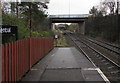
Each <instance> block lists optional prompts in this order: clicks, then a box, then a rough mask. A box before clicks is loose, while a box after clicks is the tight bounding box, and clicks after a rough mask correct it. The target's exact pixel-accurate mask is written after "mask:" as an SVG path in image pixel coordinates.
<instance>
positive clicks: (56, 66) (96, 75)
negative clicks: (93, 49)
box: [21, 47, 105, 83]
mask: <svg viewBox="0 0 120 83" xmlns="http://www.w3.org/2000/svg"><path fill="white" fill-rule="evenodd" d="M104 77H105V76H104V74H103V73H102V72H101V71H100V69H99V68H96V67H95V66H94V65H93V64H92V63H91V62H90V61H89V60H88V59H87V58H86V57H85V56H84V55H83V54H82V53H80V52H79V51H78V50H77V49H76V48H74V47H69V48H54V49H53V50H52V51H51V52H50V53H49V54H48V55H46V56H45V57H44V58H43V59H41V60H40V61H39V62H38V63H37V64H35V65H34V66H33V67H32V69H31V70H30V71H29V72H28V73H27V74H26V75H25V76H24V77H23V78H22V79H21V82H22V81H81V82H82V81H83V82H89V81H97V82H99V81H100V82H102V83H105V78H104Z"/></svg>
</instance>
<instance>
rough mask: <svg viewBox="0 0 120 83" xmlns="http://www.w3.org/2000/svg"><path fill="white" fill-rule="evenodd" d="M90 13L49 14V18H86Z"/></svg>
mask: <svg viewBox="0 0 120 83" xmlns="http://www.w3.org/2000/svg"><path fill="white" fill-rule="evenodd" d="M88 16H90V14H65V15H49V18H87V17H88Z"/></svg>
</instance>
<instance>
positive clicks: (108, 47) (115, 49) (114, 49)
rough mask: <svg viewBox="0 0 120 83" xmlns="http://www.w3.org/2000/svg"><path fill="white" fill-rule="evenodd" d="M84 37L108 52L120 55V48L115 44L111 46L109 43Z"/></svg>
mask: <svg viewBox="0 0 120 83" xmlns="http://www.w3.org/2000/svg"><path fill="white" fill-rule="evenodd" d="M82 37H84V38H85V39H86V40H88V41H90V42H92V43H95V44H97V45H99V46H101V47H103V48H105V49H106V50H109V51H111V52H113V53H116V54H118V55H120V46H117V45H113V44H110V43H107V42H104V41H101V40H95V39H93V38H88V37H85V36H82Z"/></svg>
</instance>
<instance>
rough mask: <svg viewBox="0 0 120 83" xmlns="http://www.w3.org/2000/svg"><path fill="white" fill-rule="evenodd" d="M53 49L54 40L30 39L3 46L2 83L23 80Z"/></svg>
mask: <svg viewBox="0 0 120 83" xmlns="http://www.w3.org/2000/svg"><path fill="white" fill-rule="evenodd" d="M52 48H53V39H52V38H28V39H24V40H19V41H15V42H12V43H8V44H5V45H2V82H5V81H7V82H8V81H18V80H19V79H21V77H22V76H23V75H24V74H25V73H26V72H27V71H28V70H30V68H31V67H32V66H33V65H34V64H35V63H36V62H37V61H39V60H40V59H41V58H42V57H43V56H45V54H47V53H48V52H49V51H50V50H51V49H52Z"/></svg>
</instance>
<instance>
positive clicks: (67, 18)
mask: <svg viewBox="0 0 120 83" xmlns="http://www.w3.org/2000/svg"><path fill="white" fill-rule="evenodd" d="M89 16H90V14H64V15H49V19H50V25H51V27H53V26H52V23H78V24H79V32H80V33H81V34H84V33H85V20H86V19H87V18H88V17H89Z"/></svg>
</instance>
